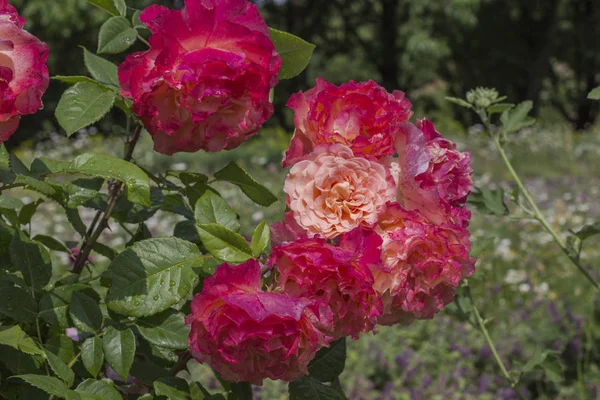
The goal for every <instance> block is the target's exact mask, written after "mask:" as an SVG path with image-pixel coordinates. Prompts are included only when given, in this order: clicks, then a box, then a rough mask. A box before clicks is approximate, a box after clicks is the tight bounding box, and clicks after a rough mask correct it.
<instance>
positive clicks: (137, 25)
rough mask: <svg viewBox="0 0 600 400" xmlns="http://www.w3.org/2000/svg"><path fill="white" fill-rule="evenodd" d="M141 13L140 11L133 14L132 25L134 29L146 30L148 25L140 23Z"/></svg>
mask: <svg viewBox="0 0 600 400" xmlns="http://www.w3.org/2000/svg"><path fill="white" fill-rule="evenodd" d="M141 13H142V12H141V11H140V10H137V11H136V12H134V13H133V16H132V17H131V24H132V25H133V27H134V29H146V25H144V24H143V23H142V21H140V14H141Z"/></svg>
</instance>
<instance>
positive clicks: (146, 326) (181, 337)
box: [136, 310, 190, 350]
mask: <svg viewBox="0 0 600 400" xmlns="http://www.w3.org/2000/svg"><path fill="white" fill-rule="evenodd" d="M136 326H137V327H138V329H139V331H140V334H141V335H142V336H143V337H144V339H146V340H147V341H148V342H150V343H151V344H154V345H156V346H160V347H164V348H167V349H175V350H179V349H186V348H187V347H188V336H189V334H190V327H189V326H186V325H185V315H184V314H182V313H178V312H176V311H175V310H167V311H165V312H163V313H160V314H157V315H154V316H152V317H150V318H145V319H139V320H137V321H136Z"/></svg>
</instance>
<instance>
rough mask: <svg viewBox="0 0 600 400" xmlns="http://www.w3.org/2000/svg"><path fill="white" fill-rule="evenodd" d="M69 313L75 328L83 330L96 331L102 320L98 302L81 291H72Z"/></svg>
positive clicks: (99, 327)
mask: <svg viewBox="0 0 600 400" xmlns="http://www.w3.org/2000/svg"><path fill="white" fill-rule="evenodd" d="M69 315H70V316H71V319H72V320H73V323H74V324H75V326H76V327H77V329H79V330H81V331H84V332H89V333H96V332H98V331H99V330H100V329H101V328H102V323H103V322H104V317H103V316H102V311H101V310H100V306H99V305H98V302H97V301H96V300H94V299H93V298H91V297H89V296H86V295H85V294H83V293H81V292H73V294H72V297H71V307H70V308H69Z"/></svg>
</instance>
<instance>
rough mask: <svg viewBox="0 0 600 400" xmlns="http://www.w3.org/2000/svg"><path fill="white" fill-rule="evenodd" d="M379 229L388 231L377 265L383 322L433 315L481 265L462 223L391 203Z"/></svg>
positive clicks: (376, 282)
mask: <svg viewBox="0 0 600 400" xmlns="http://www.w3.org/2000/svg"><path fill="white" fill-rule="evenodd" d="M376 230H377V232H379V233H380V234H381V236H382V237H383V246H382V260H383V265H382V266H378V265H374V267H371V271H372V273H373V277H374V279H375V284H374V288H375V290H377V292H378V293H380V294H381V296H382V299H383V304H384V308H385V309H384V314H383V315H382V316H381V317H380V319H379V323H381V324H382V325H393V324H396V323H399V322H400V323H410V322H411V321H412V320H413V319H415V318H416V319H428V318H433V316H434V314H435V313H437V312H438V311H440V310H442V309H443V308H444V307H445V306H446V305H447V304H448V303H450V302H452V301H453V299H454V295H455V291H456V287H457V286H458V284H459V283H460V281H461V280H462V279H464V278H467V277H469V276H471V275H472V274H473V272H474V271H475V266H474V264H475V260H474V259H472V258H470V257H469V250H470V242H469V232H468V231H467V230H466V229H464V228H462V227H460V226H456V225H448V224H442V225H434V224H431V223H430V222H429V221H428V220H427V219H426V218H424V217H423V216H422V215H420V214H419V213H418V212H415V211H407V210H406V209H404V208H403V207H402V206H401V205H399V204H397V203H389V204H388V207H387V209H386V210H385V211H384V212H383V213H382V214H381V215H380V217H379V223H378V225H377V228H376Z"/></svg>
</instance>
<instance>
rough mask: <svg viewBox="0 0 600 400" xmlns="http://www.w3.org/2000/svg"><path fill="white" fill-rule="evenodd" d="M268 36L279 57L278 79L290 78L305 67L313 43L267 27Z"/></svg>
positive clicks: (309, 57) (310, 54)
mask: <svg viewBox="0 0 600 400" xmlns="http://www.w3.org/2000/svg"><path fill="white" fill-rule="evenodd" d="M269 33H270V35H269V37H270V38H271V41H272V42H273V45H274V46H275V50H276V51H277V53H278V54H279V56H280V57H281V69H280V70H279V76H278V78H279V79H290V78H293V77H295V76H297V75H299V74H300V73H301V72H302V71H304V70H305V69H306V67H307V66H308V63H309V62H310V59H311V57H312V54H313V51H314V50H315V47H316V46H315V45H314V44H312V43H308V42H307V41H305V40H302V39H300V38H299V37H297V36H294V35H292V34H290V33H287V32H282V31H278V30H277V29H273V28H270V29H269Z"/></svg>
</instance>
